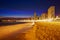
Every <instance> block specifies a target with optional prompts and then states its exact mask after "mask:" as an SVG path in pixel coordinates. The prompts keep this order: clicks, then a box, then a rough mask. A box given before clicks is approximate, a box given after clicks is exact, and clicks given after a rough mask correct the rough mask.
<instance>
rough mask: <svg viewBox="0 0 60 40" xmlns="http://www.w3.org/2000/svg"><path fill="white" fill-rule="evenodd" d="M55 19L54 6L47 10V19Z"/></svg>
mask: <svg viewBox="0 0 60 40" xmlns="http://www.w3.org/2000/svg"><path fill="white" fill-rule="evenodd" d="M50 18H55V6H51V7H50V8H49V9H48V19H50Z"/></svg>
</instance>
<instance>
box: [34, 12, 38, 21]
mask: <svg viewBox="0 0 60 40" xmlns="http://www.w3.org/2000/svg"><path fill="white" fill-rule="evenodd" d="M37 19H38V17H37V14H36V12H34V20H37Z"/></svg>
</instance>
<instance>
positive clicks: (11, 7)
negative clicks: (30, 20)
mask: <svg viewBox="0 0 60 40" xmlns="http://www.w3.org/2000/svg"><path fill="white" fill-rule="evenodd" d="M52 5H54V6H55V7H56V14H59V13H60V0H0V16H16V17H19V16H33V14H34V12H36V13H37V15H41V14H42V13H43V12H47V10H48V8H49V7H50V6H52Z"/></svg>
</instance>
